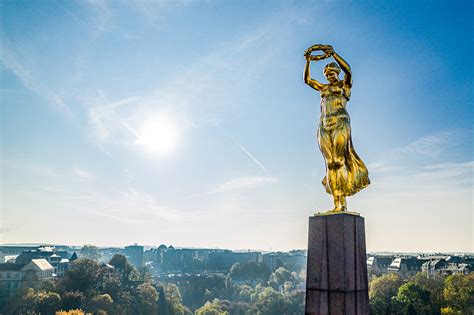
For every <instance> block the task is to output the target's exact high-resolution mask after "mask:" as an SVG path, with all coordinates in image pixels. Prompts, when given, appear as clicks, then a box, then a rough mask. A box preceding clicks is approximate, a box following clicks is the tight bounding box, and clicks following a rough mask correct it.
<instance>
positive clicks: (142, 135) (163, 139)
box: [136, 114, 179, 155]
mask: <svg viewBox="0 0 474 315" xmlns="http://www.w3.org/2000/svg"><path fill="white" fill-rule="evenodd" d="M136 136H137V144H138V145H139V146H141V147H142V148H143V149H144V150H145V151H146V152H148V153H151V154H153V155H169V154H171V153H173V152H174V151H175V149H176V146H177V144H178V139H179V128H178V125H177V124H176V122H175V121H174V120H173V119H172V118H171V117H170V116H169V115H166V114H158V115H154V116H152V117H149V118H146V119H145V120H144V121H143V122H142V123H141V125H140V126H139V128H138V130H137V132H136Z"/></svg>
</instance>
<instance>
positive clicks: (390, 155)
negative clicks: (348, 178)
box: [368, 128, 472, 173]
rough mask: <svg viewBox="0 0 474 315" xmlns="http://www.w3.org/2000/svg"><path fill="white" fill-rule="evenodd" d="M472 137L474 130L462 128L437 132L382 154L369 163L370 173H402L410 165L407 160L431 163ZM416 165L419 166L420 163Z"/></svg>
mask: <svg viewBox="0 0 474 315" xmlns="http://www.w3.org/2000/svg"><path fill="white" fill-rule="evenodd" d="M471 137H472V130H466V129H461V128H456V129H450V130H441V131H437V132H434V133H431V134H428V135H425V136H423V137H420V138H418V139H416V140H414V141H412V142H410V143H408V144H407V145H406V146H403V147H398V148H394V149H391V150H389V151H386V152H384V153H382V154H381V155H380V156H379V157H378V158H377V159H376V160H374V161H372V162H371V163H369V165H368V166H369V171H370V170H372V171H375V172H379V173H380V172H394V171H400V170H401V169H403V168H406V165H410V163H407V160H416V161H427V162H426V163H430V162H429V161H430V160H432V159H435V158H437V157H439V156H440V155H441V154H442V153H443V152H445V151H446V150H448V149H450V148H454V147H457V146H459V145H461V144H464V143H466V142H470V141H471V140H470V139H471ZM411 164H413V163H411ZM416 164H418V165H419V163H416ZM425 165H426V164H425Z"/></svg>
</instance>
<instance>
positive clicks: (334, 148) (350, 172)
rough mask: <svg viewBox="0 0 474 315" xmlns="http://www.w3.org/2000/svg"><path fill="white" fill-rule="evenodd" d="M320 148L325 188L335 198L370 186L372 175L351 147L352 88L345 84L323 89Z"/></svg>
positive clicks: (328, 85) (329, 85) (342, 82)
mask: <svg viewBox="0 0 474 315" xmlns="http://www.w3.org/2000/svg"><path fill="white" fill-rule="evenodd" d="M320 92H321V117H320V122H319V127H318V135H317V138H318V144H319V148H320V149H321V152H322V154H323V157H324V160H325V162H326V176H325V177H324V179H323V181H322V184H323V186H324V187H325V188H326V191H327V192H328V193H329V194H331V195H333V196H351V195H353V194H355V193H357V192H358V191H360V190H361V189H363V188H365V187H367V186H368V185H369V184H370V180H369V172H368V171H367V167H366V166H365V164H364V162H362V160H361V158H360V157H359V156H358V155H357V153H356V151H355V150H354V147H353V145H352V139H351V121H350V117H349V114H348V112H347V110H346V104H347V102H348V101H349V97H350V87H347V86H345V83H344V81H338V82H336V83H334V84H327V85H324V87H323V89H321V91H320Z"/></svg>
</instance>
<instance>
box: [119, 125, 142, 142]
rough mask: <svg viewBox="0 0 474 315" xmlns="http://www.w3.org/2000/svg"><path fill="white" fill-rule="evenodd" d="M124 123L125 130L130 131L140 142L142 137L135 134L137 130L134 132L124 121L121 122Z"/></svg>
mask: <svg viewBox="0 0 474 315" xmlns="http://www.w3.org/2000/svg"><path fill="white" fill-rule="evenodd" d="M120 122H121V123H122V125H123V126H124V127H125V129H127V130H128V131H130V133H131V134H133V135H134V136H135V137H137V139H138V140H140V136H139V135H138V133H136V132H135V130H133V129H132V128H131V127H130V126H129V125H128V124H126V123H125V122H124V121H120Z"/></svg>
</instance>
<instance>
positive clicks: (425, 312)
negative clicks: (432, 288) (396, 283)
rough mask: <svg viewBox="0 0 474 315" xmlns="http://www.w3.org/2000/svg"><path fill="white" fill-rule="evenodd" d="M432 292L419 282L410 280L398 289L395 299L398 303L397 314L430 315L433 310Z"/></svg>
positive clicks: (395, 302)
mask: <svg viewBox="0 0 474 315" xmlns="http://www.w3.org/2000/svg"><path fill="white" fill-rule="evenodd" d="M430 295H431V294H430V292H429V291H427V290H425V289H423V288H422V287H421V286H419V285H418V284H416V283H414V282H412V281H409V282H407V283H405V284H403V285H402V286H401V287H400V288H399V289H398V294H397V296H396V297H395V298H394V299H393V302H394V304H395V305H396V306H395V307H394V308H396V311H395V312H394V313H396V314H404V315H429V314H431V313H432V310H431V304H430V300H431V296H430Z"/></svg>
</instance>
